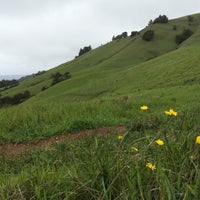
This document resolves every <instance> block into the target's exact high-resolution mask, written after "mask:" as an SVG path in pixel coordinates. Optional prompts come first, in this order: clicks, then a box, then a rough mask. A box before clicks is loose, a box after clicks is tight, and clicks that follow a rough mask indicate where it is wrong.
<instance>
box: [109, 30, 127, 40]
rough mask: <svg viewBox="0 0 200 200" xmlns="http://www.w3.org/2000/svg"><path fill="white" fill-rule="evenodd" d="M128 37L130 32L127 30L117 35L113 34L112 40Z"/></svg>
mask: <svg viewBox="0 0 200 200" xmlns="http://www.w3.org/2000/svg"><path fill="white" fill-rule="evenodd" d="M126 37H128V33H127V32H123V33H122V34H119V35H117V36H113V37H112V40H118V39H122V38H126Z"/></svg>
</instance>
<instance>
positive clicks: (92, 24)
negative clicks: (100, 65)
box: [0, 0, 200, 75]
mask: <svg viewBox="0 0 200 200" xmlns="http://www.w3.org/2000/svg"><path fill="white" fill-rule="evenodd" d="M198 12H200V0H165V1H161V0H0V75H8V74H22V75H25V74H32V73H35V72H37V71H39V70H40V71H41V70H47V69H50V68H52V67H55V66H57V65H59V64H61V63H63V62H66V61H69V60H71V59H73V58H74V57H75V56H76V55H77V54H78V52H79V50H80V48H81V47H84V46H87V45H91V46H92V48H95V47H97V46H99V45H101V44H105V43H106V42H109V41H111V39H112V36H113V35H117V34H120V33H122V32H124V31H127V32H128V33H129V34H130V32H131V31H133V30H141V29H142V28H144V27H145V26H146V25H147V24H148V22H149V20H150V19H155V18H156V17H157V16H158V15H160V14H161V15H163V14H165V15H167V16H168V18H169V19H172V18H177V17H180V16H184V15H190V14H194V13H198Z"/></svg>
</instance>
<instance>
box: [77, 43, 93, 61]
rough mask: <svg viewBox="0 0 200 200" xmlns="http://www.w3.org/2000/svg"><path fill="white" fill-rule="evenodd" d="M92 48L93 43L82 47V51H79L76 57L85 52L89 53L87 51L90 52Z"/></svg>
mask: <svg viewBox="0 0 200 200" xmlns="http://www.w3.org/2000/svg"><path fill="white" fill-rule="evenodd" d="M91 50H92V47H91V45H89V46H85V47H83V48H81V49H80V51H79V53H78V56H76V57H75V58H78V57H80V56H82V55H83V54H85V53H87V52H89V51H91Z"/></svg>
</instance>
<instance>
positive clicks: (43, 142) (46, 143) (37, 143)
mask: <svg viewBox="0 0 200 200" xmlns="http://www.w3.org/2000/svg"><path fill="white" fill-rule="evenodd" d="M125 132H126V128H125V126H115V127H101V128H97V129H94V130H84V131H78V132H75V133H66V134H64V135H58V136H52V137H48V138H44V139H39V140H33V141H29V142H21V143H0V155H5V156H17V155H20V154H21V153H23V152H25V151H28V150H31V149H32V148H41V149H42V148H48V147H51V146H52V145H56V144H60V143H62V142H64V141H67V140H73V139H79V138H82V137H84V136H86V135H89V134H96V135H104V134H108V133H118V134H122V133H125Z"/></svg>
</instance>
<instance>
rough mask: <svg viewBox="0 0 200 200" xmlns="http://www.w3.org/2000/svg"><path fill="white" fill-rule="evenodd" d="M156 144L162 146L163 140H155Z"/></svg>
mask: <svg viewBox="0 0 200 200" xmlns="http://www.w3.org/2000/svg"><path fill="white" fill-rule="evenodd" d="M156 143H157V144H158V145H160V146H162V145H164V142H163V140H160V139H158V140H156Z"/></svg>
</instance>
